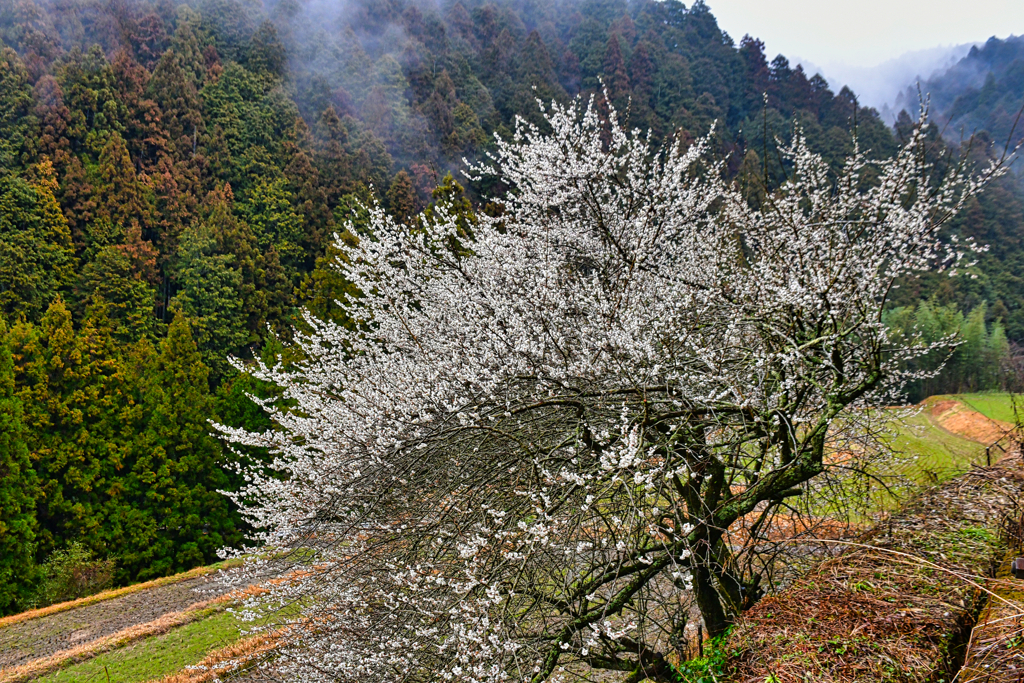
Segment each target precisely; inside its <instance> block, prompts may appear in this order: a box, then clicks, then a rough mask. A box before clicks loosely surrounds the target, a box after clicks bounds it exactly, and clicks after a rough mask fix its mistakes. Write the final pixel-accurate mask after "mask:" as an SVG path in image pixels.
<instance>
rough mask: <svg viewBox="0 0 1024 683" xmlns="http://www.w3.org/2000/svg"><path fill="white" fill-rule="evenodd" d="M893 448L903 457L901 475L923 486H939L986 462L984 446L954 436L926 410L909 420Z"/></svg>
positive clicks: (899, 471)
mask: <svg viewBox="0 0 1024 683" xmlns="http://www.w3.org/2000/svg"><path fill="white" fill-rule="evenodd" d="M979 412H980V411H979ZM893 446H894V447H895V448H896V449H897V450H899V451H900V452H901V453H902V454H903V457H902V458H901V460H902V463H901V465H900V467H899V469H898V471H897V474H901V475H903V476H905V477H907V478H908V479H909V480H910V481H912V482H914V483H915V484H920V485H930V484H938V483H940V482H943V481H945V480H946V479H949V478H950V477H954V476H956V475H958V474H961V473H963V472H966V471H967V470H969V469H970V467H971V464H972V463H974V464H984V463H985V447H984V446H983V445H982V444H980V443H978V442H977V441H971V440H970V439H965V438H964V437H962V436H957V435H956V434H950V433H949V432H947V431H946V430H944V429H942V428H941V427H939V426H938V425H936V424H935V423H934V422H933V421H932V419H931V417H930V416H929V415H927V413H926V412H925V411H922V412H920V413H918V414H917V415H915V416H913V417H911V418H909V419H907V421H906V426H905V427H904V428H902V429H901V430H900V432H899V435H898V436H897V437H896V439H895V440H894V441H893Z"/></svg>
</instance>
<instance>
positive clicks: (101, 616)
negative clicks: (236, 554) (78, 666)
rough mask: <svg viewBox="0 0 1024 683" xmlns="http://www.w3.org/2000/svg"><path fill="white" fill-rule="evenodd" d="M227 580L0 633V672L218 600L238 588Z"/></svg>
mask: <svg viewBox="0 0 1024 683" xmlns="http://www.w3.org/2000/svg"><path fill="white" fill-rule="evenodd" d="M230 576H231V570H228V571H227V572H224V573H221V572H215V573H213V574H209V575H207V576H201V577H198V578H194V579H188V580H185V581H180V582H178V583H173V584H170V585H165V586H160V587H158V588H153V589H150V590H145V591H140V592H137V593H130V594H128V595H124V596H121V597H117V598H112V599H110V600H104V601H102V602H98V603H95V604H92V605H87V606H85V607H79V608H76V609H72V610H68V611H66V612H58V613H56V614H51V615H48V616H44V617H38V618H35V619H29V620H27V621H22V622H19V623H15V624H11V625H10V626H6V627H4V628H0V669H6V668H11V667H15V666H18V665H21V664H25V663H27V662H29V661H31V660H34V659H38V658H41V657H48V656H50V655H52V654H55V653H57V652H61V651H63V650H67V649H69V648H72V647H75V646H77V645H81V644H83V643H87V642H89V641H92V640H96V639H97V638H102V637H104V636H107V635H110V634H112V633H116V632H118V631H120V630H122V629H125V628H128V627H130V626H135V625H137V624H144V623H147V622H150V621H153V620H155V619H158V618H160V617H162V616H163V615H165V614H168V613H171V612H178V611H181V610H183V609H185V608H186V607H188V606H189V605H192V604H194V603H196V602H200V601H203V600H209V599H210V598H214V597H217V596H220V595H224V594H225V593H228V592H230V591H232V590H234V589H236V588H238V586H237V585H235V584H234V583H232V582H231V581H230V580H229V578H228V577H230Z"/></svg>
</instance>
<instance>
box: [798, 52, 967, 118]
mask: <svg viewBox="0 0 1024 683" xmlns="http://www.w3.org/2000/svg"><path fill="white" fill-rule="evenodd" d="M975 45H976V43H964V44H962V45H944V46H940V47H933V48H929V49H927V50H916V51H914V52H907V53H905V54H903V55H900V56H899V57H895V58H893V59H890V60H887V61H885V62H882V63H881V64H876V65H875V66H851V65H849V64H839V63H831V64H826V65H815V64H812V63H811V62H809V61H807V60H805V59H802V58H798V57H794V58H793V61H794V62H797V63H799V64H802V65H803V67H804V69H805V70H806V71H807V72H808V73H812V74H814V73H820V74H821V75H823V76H824V77H825V78H826V79H827V80H828V84H829V86H830V87H831V88H832V89H833V90H840V89H842V88H843V87H844V86H846V87H849V88H850V89H851V90H853V91H854V92H856V93H857V95H858V96H859V98H860V102H861V104H863V105H867V106H869V107H874V108H875V109H877V110H878V111H879V113H880V114H881V118H882V120H883V121H885V122H887V123H890V124H891V123H892V122H893V121H894V120H895V114H898V113H899V111H900V108H896V107H894V105H895V103H896V101H897V99H898V98H900V97H902V96H903V94H904V90H905V88H906V86H907V84H908V83H916V82H918V81H922V82H923V81H925V80H927V79H929V78H932V77H933V76H935V75H936V74H938V73H940V72H942V71H945V70H946V69H948V68H949V67H951V66H953V65H954V64H956V63H957V62H958V61H959V60H960V59H962V58H963V57H965V56H966V55H967V53H968V52H970V50H971V48H972V47H974V46H975Z"/></svg>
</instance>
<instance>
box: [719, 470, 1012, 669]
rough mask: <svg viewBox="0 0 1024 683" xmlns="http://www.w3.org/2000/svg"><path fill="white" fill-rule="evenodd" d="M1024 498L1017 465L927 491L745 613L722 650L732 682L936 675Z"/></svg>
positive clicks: (967, 623)
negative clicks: (1002, 528)
mask: <svg viewBox="0 0 1024 683" xmlns="http://www.w3.org/2000/svg"><path fill="white" fill-rule="evenodd" d="M1022 492H1024V468H1022V467H1021V463H1020V461H1019V459H1018V458H1013V459H1012V461H1011V459H1007V460H1006V461H1004V462H1003V463H1000V464H999V465H996V466H993V467H988V468H978V469H976V470H973V471H972V472H970V473H968V474H966V475H964V476H963V477H961V478H959V479H956V480H953V481H950V482H947V483H946V484H945V485H943V486H941V487H939V488H936V489H933V490H931V491H928V492H926V493H925V494H923V495H922V496H921V497H920V498H919V499H918V500H917V501H916V502H915V503H914V504H912V505H911V506H909V507H908V508H906V509H904V510H903V511H902V512H900V513H898V514H896V515H894V516H893V517H892V518H891V519H890V520H888V521H887V522H885V523H883V524H881V525H880V526H878V527H876V528H875V529H874V530H873V531H872V532H870V533H869V534H867V535H865V536H864V537H863V538H861V539H859V541H858V542H857V543H856V544H853V545H851V546H850V548H851V549H850V550H848V551H847V552H846V553H844V554H843V555H841V556H839V557H837V558H834V559H831V560H828V561H826V562H824V563H822V564H821V565H819V566H818V568H817V569H815V570H814V571H812V572H811V573H810V574H809V575H807V576H805V577H804V578H802V579H800V580H798V581H797V582H796V583H795V584H794V585H793V586H791V587H790V588H789V589H787V590H786V591H784V592H782V593H781V594H779V595H776V596H772V597H768V598H765V599H764V600H762V601H761V602H760V603H759V604H758V605H756V606H755V607H754V608H753V609H751V610H750V611H749V612H747V613H746V615H745V616H744V619H743V620H742V622H741V623H740V624H739V625H738V626H737V628H736V630H735V631H734V632H733V634H732V636H731V637H730V638H729V640H728V642H727V644H726V648H727V649H728V651H729V652H731V653H732V654H733V655H734V656H733V657H732V658H731V661H730V667H729V668H730V671H729V673H730V677H731V680H734V681H738V682H742V683H748V682H754V681H756V682H757V683H763V682H764V681H766V680H770V681H774V682H776V683H789V682H790V681H814V682H815V683H847V682H852V681H858V682H860V681H901V682H910V681H913V682H915V683H916V682H923V681H929V680H935V677H936V676H939V675H941V673H942V672H943V671H948V670H949V669H950V668H951V667H952V666H953V665H954V663H955V658H956V653H957V651H958V648H960V646H961V645H962V644H963V641H964V640H966V637H967V634H968V633H969V630H970V627H971V625H972V624H973V623H974V620H975V617H976V615H977V613H978V610H979V608H980V607H981V605H982V604H983V602H984V590H985V588H984V584H985V583H986V578H985V577H987V576H989V575H990V570H991V569H992V567H993V566H994V563H995V562H996V561H998V560H999V559H1001V557H1002V554H1003V553H1004V552H1005V548H1004V546H1003V544H1002V543H1001V542H1000V540H999V522H1000V519H1001V517H1002V516H1003V515H1007V514H1012V515H1017V516H1019V514H1020V511H1019V508H1018V499H1019V498H1020V497H1021V494H1022ZM961 649H962V648H961Z"/></svg>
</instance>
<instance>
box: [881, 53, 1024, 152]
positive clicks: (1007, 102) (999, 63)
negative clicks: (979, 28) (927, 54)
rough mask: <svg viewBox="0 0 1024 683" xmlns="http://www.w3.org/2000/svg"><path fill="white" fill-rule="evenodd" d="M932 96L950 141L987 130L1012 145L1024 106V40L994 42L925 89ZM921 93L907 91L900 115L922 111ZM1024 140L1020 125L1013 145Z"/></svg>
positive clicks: (937, 76) (1023, 128)
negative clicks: (918, 108)
mask: <svg viewBox="0 0 1024 683" xmlns="http://www.w3.org/2000/svg"><path fill="white" fill-rule="evenodd" d="M921 90H922V92H924V93H927V94H928V95H930V96H931V102H932V111H933V112H934V113H935V115H936V116H935V120H936V121H938V122H940V125H941V126H942V127H943V133H944V135H945V136H946V137H947V139H952V140H959V139H960V137H961V133H962V134H963V137H969V136H970V135H971V134H972V133H974V132H977V131H986V132H987V133H988V134H989V135H990V136H991V137H992V140H993V142H994V143H998V144H1006V142H1007V140H1008V139H1009V137H1010V131H1011V129H1013V127H1014V122H1015V120H1016V118H1017V113H1018V112H1019V111H1020V109H1021V106H1022V105H1024V36H1010V37H1009V38H1007V39H1005V40H1000V39H998V38H989V40H988V41H987V42H986V43H985V44H984V45H981V46H975V47H973V48H971V50H970V51H969V52H968V53H967V55H966V56H965V57H964V58H963V59H961V60H959V61H958V62H957V63H956V64H953V65H952V66H950V67H949V68H948V69H946V70H944V71H943V72H941V73H939V74H935V75H933V76H932V78H930V79H929V80H928V81H926V82H925V83H923V84H922V85H921ZM916 102H917V91H916V89H915V88H907V89H906V91H905V92H904V94H903V96H902V97H901V98H900V99H899V100H897V107H896V110H897V111H898V110H899V109H900V108H907V109H908V110H910V109H911V108H912V107H913V106H916ZM1022 140H1024V126H1021V125H1019V124H1018V125H1017V129H1016V131H1015V132H1014V135H1013V141H1012V142H1013V144H1018V143H1020V142H1021V141H1022Z"/></svg>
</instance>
